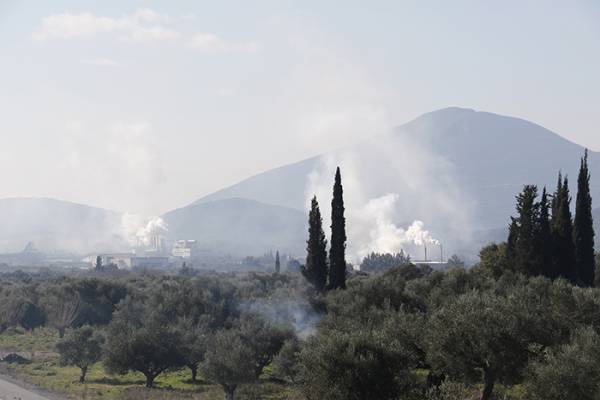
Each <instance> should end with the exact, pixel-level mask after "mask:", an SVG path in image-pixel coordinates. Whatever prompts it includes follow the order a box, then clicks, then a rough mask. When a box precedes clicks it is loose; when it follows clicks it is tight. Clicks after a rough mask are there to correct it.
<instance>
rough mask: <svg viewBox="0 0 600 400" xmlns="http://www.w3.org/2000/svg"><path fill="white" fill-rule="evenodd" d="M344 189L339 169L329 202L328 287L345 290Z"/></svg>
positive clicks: (338, 169)
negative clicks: (329, 248) (329, 247)
mask: <svg viewBox="0 0 600 400" xmlns="http://www.w3.org/2000/svg"><path fill="white" fill-rule="evenodd" d="M343 196H344V189H343V188H342V177H341V174H340V167H338V168H337V170H336V172H335V182H334V184H333V199H332V200H331V250H330V251H329V287H330V288H331V289H345V288H346V218H345V217H344V197H343Z"/></svg>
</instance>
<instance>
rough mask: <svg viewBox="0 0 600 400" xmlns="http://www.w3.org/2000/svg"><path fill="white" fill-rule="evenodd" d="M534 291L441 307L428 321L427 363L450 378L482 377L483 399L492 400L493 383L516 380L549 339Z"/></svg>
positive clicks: (481, 296) (469, 297) (481, 295)
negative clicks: (533, 297)
mask: <svg viewBox="0 0 600 400" xmlns="http://www.w3.org/2000/svg"><path fill="white" fill-rule="evenodd" d="M525 289H528V288H527V287H525ZM535 293H536V292H535V291H531V290H523V291H522V293H514V292H510V291H509V292H507V296H501V295H497V294H495V293H494V292H478V291H473V292H470V293H467V294H464V295H462V296H460V297H458V298H457V299H456V300H454V301H452V302H450V303H448V304H446V305H445V306H443V307H441V308H440V309H439V310H437V311H436V312H434V313H433V315H432V316H431V318H430V320H429V323H428V327H427V332H428V333H427V338H426V341H427V361H428V362H429V363H430V365H431V366H432V367H433V369H434V370H437V371H439V372H442V373H445V374H447V375H449V376H450V377H452V378H456V379H462V380H464V381H467V382H468V381H475V382H477V381H479V379H480V378H481V376H483V392H482V397H481V399H482V400H488V399H490V398H491V396H492V393H493V389H494V385H495V383H496V382H498V381H500V382H503V383H513V382H515V381H517V380H518V379H520V378H521V377H522V372H523V369H524V367H525V366H526V365H527V362H528V360H529V359H530V357H531V356H532V355H535V354H536V350H537V349H539V348H541V347H542V346H544V345H546V344H548V343H549V342H550V341H551V340H553V338H552V329H553V327H554V326H555V325H553V321H552V318H550V316H548V315H545V314H544V308H545V304H546V303H545V300H547V299H544V297H543V296H542V295H540V294H539V293H538V295H539V296H538V298H537V299H536V301H532V300H531V299H532V297H531V296H533V295H534V294H535ZM532 304H533V305H532Z"/></svg>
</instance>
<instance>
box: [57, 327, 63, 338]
mask: <svg viewBox="0 0 600 400" xmlns="http://www.w3.org/2000/svg"><path fill="white" fill-rule="evenodd" d="M56 329H58V337H59V338H60V339H62V338H64V337H65V328H63V327H61V328H56Z"/></svg>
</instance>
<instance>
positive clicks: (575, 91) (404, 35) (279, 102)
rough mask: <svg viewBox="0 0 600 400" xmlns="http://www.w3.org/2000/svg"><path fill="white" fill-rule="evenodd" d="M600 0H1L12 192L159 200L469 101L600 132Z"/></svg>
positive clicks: (588, 134) (2, 147)
mask: <svg viewBox="0 0 600 400" xmlns="http://www.w3.org/2000/svg"><path fill="white" fill-rule="evenodd" d="M599 71H600V3H599V2H597V1H592V0H590V1H583V0H580V1H577V0H571V1H523V0H521V1H452V2H448V1H427V2H425V1H401V0H398V1H395V0H391V1H383V0H380V1H369V2H366V1H358V0H345V1H322V0H321V1H292V0H272V1H269V0H264V1H263V0H256V1H252V2H248V1H228V0H224V1H219V2H215V1H197V0H194V1H192V0H189V1H186V0H180V1H176V0H169V1H166V0H163V1H137V0H133V1H126V0H103V1H102V2H100V1H87V0H76V1H75V0H53V1H52V2H45V1H39V0H37V1H34V0H18V1H17V0H0V110H1V112H0V132H1V138H2V140H1V141H0V179H1V181H2V183H1V184H0V198H2V197H52V198H58V199H62V200H69V201H74V202H79V203H85V204H90V205H94V206H99V207H103V208H108V209H114V210H118V211H128V212H135V213H141V214H144V215H158V214H161V213H163V212H166V211H168V210H171V209H173V208H177V207H181V206H184V205H187V204H189V203H191V202H193V201H194V200H196V199H198V198H200V197H202V196H203V195H206V194H209V193H211V192H213V191H215V190H218V189H220V188H223V187H225V186H229V185H231V184H233V183H236V182H237V181H240V180H242V179H244V178H246V177H248V176H251V175H253V174H256V173H259V172H262V171H265V170H268V169H271V168H273V167H276V166H280V165H284V164H287V163H290V162H294V161H299V160H302V159H304V158H307V157H311V156H314V155H317V154H320V153H323V152H326V151H329V150H332V149H335V148H338V147H340V146H344V145H346V144H348V143H350V142H353V141H358V140H361V139H364V138H370V137H373V136H375V135H378V134H381V133H383V132H385V131H387V130H389V129H390V128H392V127H394V126H397V125H400V124H402V123H404V122H407V121H409V120H411V119H413V118H415V117H417V116H419V115H420V114H423V113H426V112H429V111H432V110H436V109H439V108H444V107H449V106H461V107H468V108H474V109H477V110H484V111H490V112H495V113H498V114H504V115H511V116H517V117H521V118H525V119H528V120H530V121H533V122H536V123H538V124H540V125H542V126H544V127H546V128H548V129H551V130H553V131H555V132H557V133H559V134H561V135H562V136H564V137H566V138H568V139H570V140H572V141H574V142H577V143H579V144H582V145H584V146H587V147H589V148H591V149H593V150H600V128H598V127H599V126H600V112H598V109H599V106H600V90H599V89H600V78H599Z"/></svg>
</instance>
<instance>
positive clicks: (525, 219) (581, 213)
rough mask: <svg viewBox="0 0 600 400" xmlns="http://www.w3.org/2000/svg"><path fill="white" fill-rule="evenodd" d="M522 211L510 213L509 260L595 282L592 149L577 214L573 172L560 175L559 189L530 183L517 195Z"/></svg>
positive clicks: (538, 271)
mask: <svg viewBox="0 0 600 400" xmlns="http://www.w3.org/2000/svg"><path fill="white" fill-rule="evenodd" d="M516 210H517V216H516V217H511V223H510V228H509V234H508V240H507V247H506V257H507V260H506V263H507V264H508V265H509V266H510V268H513V269H515V270H516V271H519V272H521V273H523V274H526V275H531V276H536V275H543V276H546V277H548V278H550V279H556V278H559V277H562V278H564V279H567V280H569V281H570V282H571V283H573V284H577V285H581V286H593V285H594V276H595V269H596V265H595V255H594V235H595V234H594V226H593V219H592V198H591V195H590V172H589V168H588V155H587V150H586V152H585V155H584V156H583V157H582V159H581V165H580V169H579V176H578V179H577V198H576V202H575V217H574V218H573V216H572V214H571V195H570V192H569V180H568V177H566V176H565V177H564V178H563V177H562V175H561V174H560V173H559V174H558V183H557V186H556V190H555V191H554V193H553V194H552V195H549V194H548V193H547V191H546V188H544V189H543V190H542V193H541V197H540V198H539V200H538V188H537V187H536V186H535V185H526V186H525V187H524V188H523V191H522V192H521V193H519V195H518V196H517V203H516Z"/></svg>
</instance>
